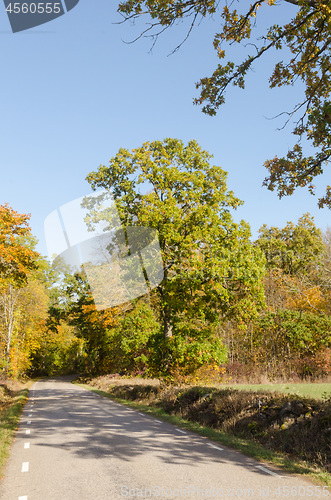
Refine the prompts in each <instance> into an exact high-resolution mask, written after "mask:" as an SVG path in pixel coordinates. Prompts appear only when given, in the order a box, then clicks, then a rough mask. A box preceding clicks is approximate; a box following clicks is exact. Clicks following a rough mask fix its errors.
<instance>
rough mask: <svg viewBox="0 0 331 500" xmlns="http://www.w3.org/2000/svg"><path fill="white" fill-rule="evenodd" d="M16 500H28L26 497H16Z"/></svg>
mask: <svg viewBox="0 0 331 500" xmlns="http://www.w3.org/2000/svg"><path fill="white" fill-rule="evenodd" d="M18 500H28V497H18Z"/></svg>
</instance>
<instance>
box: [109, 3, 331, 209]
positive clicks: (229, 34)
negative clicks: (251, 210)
mask: <svg viewBox="0 0 331 500" xmlns="http://www.w3.org/2000/svg"><path fill="white" fill-rule="evenodd" d="M222 3H223V5H222ZM276 5H277V6H278V8H279V3H278V2H276V0H256V1H255V2H253V3H252V4H250V5H249V4H247V3H245V2H240V6H239V2H237V3H236V4H234V3H228V2H219V1H217V0H162V1H161V0H156V1H155V0H124V1H122V2H120V3H119V9H118V10H119V12H120V13H121V14H122V15H123V16H124V18H125V19H136V18H138V17H140V16H142V15H147V16H149V19H150V22H149V24H148V27H147V29H146V30H144V31H143V32H142V33H141V35H140V36H143V35H149V36H152V37H154V40H155V38H157V37H158V36H159V34H161V33H162V32H164V31H165V30H166V29H167V28H169V27H171V26H173V25H174V24H175V23H176V22H177V21H179V20H183V19H184V18H187V17H188V18H190V19H191V25H190V27H189V30H188V34H187V36H188V35H189V33H190V32H191V30H192V29H193V27H194V26H195V25H196V24H198V22H199V20H200V19H201V18H206V17H213V18H214V19H215V18H216V16H217V15H218V17H219V18H221V19H222V26H221V28H220V30H219V31H217V33H215V36H214V49H215V50H216V53H217V56H218V58H219V59H220V60H221V61H222V60H223V59H224V58H225V56H226V51H227V50H228V48H230V51H231V46H232V45H233V44H241V46H242V47H243V50H245V51H246V53H247V56H246V57H244V59H243V60H242V61H240V62H239V63H235V62H234V61H232V60H230V61H227V62H225V63H220V64H218V66H217V68H216V69H215V71H214V72H213V73H212V75H211V76H209V77H206V78H202V79H201V80H200V81H199V82H198V83H197V85H196V86H197V88H199V89H201V94H200V97H198V98H196V99H195V103H196V104H200V105H202V106H203V108H202V109H203V111H204V112H205V113H207V114H209V115H215V114H216V111H217V110H218V108H219V106H221V105H222V104H223V103H224V101H225V93H226V90H227V89H228V87H229V86H231V85H234V86H236V87H239V88H242V89H243V88H244V87H245V79H246V76H247V74H248V72H249V70H250V69H252V68H253V65H254V63H255V62H256V61H257V60H259V59H263V58H266V57H268V55H269V54H270V53H271V52H272V51H274V50H279V49H286V50H284V51H283V52H282V55H281V56H280V61H279V62H278V63H277V64H276V65H275V67H274V70H273V72H272V74H271V75H270V79H269V85H270V87H271V88H273V87H281V86H288V85H291V86H292V85H294V84H298V83H301V84H302V85H303V88H304V93H303V95H302V98H301V100H300V102H299V103H298V104H296V105H295V106H294V108H293V109H292V110H284V109H280V112H283V113H284V114H285V116H287V118H288V120H287V122H288V121H290V120H292V118H294V119H295V127H294V130H293V134H294V135H295V136H296V137H298V141H297V143H296V144H295V145H294V147H293V148H292V149H291V150H289V152H288V153H287V155H286V156H285V157H281V158H278V157H277V156H276V157H275V158H273V159H271V160H267V161H266V162H265V167H266V168H267V169H268V171H269V175H268V177H266V179H265V181H264V184H265V185H266V186H267V187H268V189H270V190H274V189H277V190H278V195H279V197H282V196H284V195H290V194H292V193H293V191H294V190H295V188H297V187H303V186H308V189H309V191H310V192H311V193H313V192H314V186H313V184H312V181H313V179H314V177H315V176H317V175H319V174H321V173H322V172H323V169H324V167H325V165H326V164H327V163H328V161H329V158H330V156H331V142H330V131H331V99H330V92H331V73H330V68H331V66H330V46H331V30H330V28H331V16H330V13H331V11H330V5H329V2H328V1H327V0H283V1H282V2H281V6H282V7H281V8H282V9H283V11H284V20H285V21H284V23H281V24H274V25H272V26H270V27H269V28H268V29H266V30H265V31H264V33H263V34H262V36H261V35H260V33H259V32H258V30H257V29H256V28H257V20H258V19H259V17H260V13H261V11H263V8H271V9H275V8H276ZM177 48H178V47H177ZM230 56H231V54H230ZM287 122H286V123H287ZM302 137H305V138H306V139H308V140H309V141H311V143H312V145H313V146H314V148H316V152H315V154H314V155H308V156H305V155H304V153H303V150H302V143H301V142H300V140H301V139H302ZM318 203H319V206H320V207H322V206H324V205H326V206H328V207H331V187H330V186H327V188H326V192H325V194H324V196H322V197H321V198H320V199H319V202H318Z"/></svg>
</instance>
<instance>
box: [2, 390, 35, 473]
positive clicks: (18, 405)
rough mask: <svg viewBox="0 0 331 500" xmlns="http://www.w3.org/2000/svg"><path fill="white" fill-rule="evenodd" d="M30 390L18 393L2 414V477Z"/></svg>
mask: <svg viewBox="0 0 331 500" xmlns="http://www.w3.org/2000/svg"><path fill="white" fill-rule="evenodd" d="M28 394H29V389H28V388H24V389H21V390H20V391H18V392H16V394H15V395H14V397H13V398H12V401H11V403H10V404H9V406H8V407H7V408H6V409H5V410H2V411H1V412H0V477H2V476H3V472H4V467H5V465H6V462H7V459H8V457H9V453H10V447H11V444H12V441H13V438H14V434H15V432H16V430H17V428H18V424H19V421H20V417H21V414H22V411H23V408H24V405H25V403H26V401H27V398H28Z"/></svg>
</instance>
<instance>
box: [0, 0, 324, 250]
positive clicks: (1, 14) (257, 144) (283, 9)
mask: <svg viewBox="0 0 331 500" xmlns="http://www.w3.org/2000/svg"><path fill="white" fill-rule="evenodd" d="M116 5H117V2H116V1H115V0H98V1H95V0H80V3H79V4H78V5H77V7H75V8H74V9H73V10H71V11H70V12H69V13H67V14H66V15H65V16H62V17H60V18H58V19H56V20H54V21H52V22H50V23H47V24H44V25H42V26H40V27H38V28H34V29H30V30H28V31H25V32H20V33H15V34H13V33H12V32H11V30H10V25H9V21H8V18H7V16H6V12H5V7H4V5H3V2H0V46H1V62H2V68H1V74H2V78H1V93H0V127H1V128H0V141H1V147H0V168H1V178H0V179H1V180H0V204H3V203H6V202H7V203H9V205H11V206H12V207H13V208H14V209H15V210H16V211H18V212H20V213H31V221H30V222H31V227H32V231H33V234H34V235H35V236H36V237H37V238H38V239H39V247H38V249H39V251H40V252H41V253H43V254H46V244H45V237H44V229H43V224H44V220H45V218H46V216H47V215H48V214H49V213H50V212H52V211H53V210H55V209H56V208H58V207H59V206H60V205H62V204H65V203H67V202H70V201H71V200H73V199H75V198H78V197H81V196H84V195H85V194H88V193H90V192H91V190H90V187H89V184H88V183H87V182H86V181H85V177H86V175H87V174H88V173H89V172H90V171H92V170H96V169H97V168H98V166H99V165H100V164H106V163H107V162H108V161H109V159H110V158H111V157H112V156H113V155H115V154H116V152H117V150H118V149H119V148H120V147H125V148H129V149H131V148H133V147H137V146H140V145H141V144H142V142H144V141H149V140H156V139H164V138H166V137H176V138H179V139H182V140H183V141H184V142H187V141H188V140H190V139H196V140H197V141H198V142H199V144H200V145H201V146H202V147H203V148H204V149H206V150H208V151H209V152H210V153H211V154H213V155H214V163H215V164H216V165H220V166H221V167H222V168H223V169H224V170H226V171H227V172H228V187H229V188H230V189H232V190H233V191H234V193H235V194H236V195H237V196H238V197H240V198H241V199H242V200H244V202H245V203H244V205H243V206H242V207H241V208H239V209H238V210H237V212H236V213H234V217H235V219H236V220H238V221H239V220H240V219H245V220H246V221H248V222H249V223H250V225H251V228H252V233H253V237H256V236H257V230H258V229H259V227H261V226H262V224H267V225H269V226H279V227H282V226H284V225H285V224H286V222H287V221H289V220H292V221H294V222H296V221H297V220H298V218H299V217H300V216H301V215H302V214H303V213H305V212H310V213H311V214H312V215H313V216H314V217H315V222H316V225H317V226H318V227H320V228H321V229H325V228H326V226H328V225H331V220H330V215H331V214H330V210H328V209H326V208H325V209H322V210H319V209H318V208H317V196H316V197H315V198H314V197H312V196H310V195H309V194H308V192H307V191H306V190H301V191H300V192H299V191H298V192H297V193H296V194H295V195H293V196H292V197H290V198H283V199H282V200H279V199H278V197H277V195H276V193H272V192H270V191H268V190H267V189H266V188H262V187H261V184H262V181H263V179H264V177H265V176H266V170H265V169H264V168H263V162H264V161H265V160H266V159H268V158H273V157H274V156H275V154H278V156H283V155H285V154H286V153H287V150H288V148H289V147H291V146H292V144H293V142H294V138H293V136H292V135H291V126H290V127H287V128H285V129H284V130H282V131H277V127H280V126H281V125H282V124H283V121H282V119H277V120H268V119H267V117H272V116H274V115H276V114H277V113H279V112H281V111H286V110H289V109H291V107H292V105H293V104H295V103H297V102H298V101H299V100H300V97H301V95H300V89H299V88H289V89H277V90H269V89H268V88H267V81H268V74H269V73H270V70H271V68H272V61H264V62H262V61H261V62H260V63H259V64H258V65H257V66H256V68H255V71H254V72H251V73H250V75H249V78H248V80H247V87H246V90H245V91H242V90H240V89H237V88H232V89H231V90H230V91H229V92H228V94H227V104H226V105H225V106H224V107H223V109H221V110H220V111H219V113H218V115H217V116H216V117H214V118H211V117H208V116H205V115H204V114H203V113H202V112H201V109H200V108H199V107H197V106H194V105H193V104H192V101H193V98H194V97H195V96H197V91H196V90H195V85H194V84H195V82H196V81H198V80H199V79H200V78H201V77H204V76H208V75H209V74H211V72H212V71H213V69H214V68H215V67H216V64H217V58H216V54H215V51H214V50H213V47H212V38H213V34H214V33H215V31H216V29H217V24H218V20H217V18H215V20H214V21H213V20H209V21H204V22H202V23H201V24H200V26H197V28H196V30H195V31H194V32H193V33H192V35H191V36H190V38H189V40H188V41H187V42H186V43H185V44H184V45H183V46H182V47H181V49H180V50H179V51H177V52H176V53H175V54H173V55H171V56H169V57H168V54H169V53H170V52H171V51H172V49H174V48H175V47H176V45H177V44H178V43H179V42H180V41H181V39H182V38H183V37H184V36H185V33H186V31H185V26H184V25H180V26H178V27H176V28H175V29H174V30H169V31H168V32H167V33H165V34H164V35H163V36H162V38H160V39H159V41H158V43H157V44H156V46H155V47H154V49H153V52H152V53H149V49H150V46H151V40H140V41H138V42H136V43H134V44H126V43H124V41H129V40H132V39H133V38H134V37H135V35H136V34H137V33H138V32H139V30H140V29H141V28H143V26H144V25H143V22H140V23H138V24H137V26H136V27H132V26H131V25H129V24H125V25H123V24H116V23H117V22H118V21H120V20H121V17H120V16H119V14H117V12H116ZM269 11H270V12H269ZM293 12H295V7H294V6H291V5H285V6H284V4H283V3H282V4H281V5H280V6H279V7H275V8H274V9H271V8H269V7H266V8H265V14H262V18H261V24H260V25H259V26H261V30H262V28H263V25H264V23H265V24H271V23H272V22H275V19H277V17H278V19H280V20H282V19H284V18H285V19H288V17H289V16H290V15H291V14H292V13H293ZM123 40H124V41H123ZM238 54H240V51H238ZM276 55H277V56H279V57H281V56H282V55H281V53H280V52H278V53H277V54H276ZM326 183H330V180H329V179H328V176H327V175H326V174H325V175H324V176H323V177H321V178H320V179H319V181H318V182H315V184H317V186H318V187H319V186H320V187H321V189H319V192H320V193H322V191H323V190H322V187H323V186H325V184H326Z"/></svg>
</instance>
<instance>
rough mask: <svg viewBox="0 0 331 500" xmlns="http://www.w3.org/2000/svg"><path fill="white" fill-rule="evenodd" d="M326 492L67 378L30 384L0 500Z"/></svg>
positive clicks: (116, 499)
mask: <svg viewBox="0 0 331 500" xmlns="http://www.w3.org/2000/svg"><path fill="white" fill-rule="evenodd" d="M291 488H292V490H291ZM328 495H329V496H331V494H330V492H328V490H327V489H326V488H325V489H324V491H323V488H322V487H320V486H319V487H317V486H315V485H312V484H311V483H310V482H308V481H306V480H304V479H301V478H298V477H293V476H290V475H288V474H285V473H283V472H279V471H277V470H275V469H272V468H270V467H269V466H266V465H264V464H259V463H258V462H256V461H255V460H254V459H251V458H247V457H245V456H244V455H242V454H240V453H238V452H235V451H232V450H230V449H227V448H225V447H224V446H222V445H219V444H217V443H214V442H212V441H210V440H208V439H206V438H203V437H200V436H197V435H195V434H193V433H189V432H184V431H183V430H181V429H179V428H177V427H175V426H173V425H171V424H168V423H165V422H161V421H158V420H156V419H155V418H152V417H150V416H147V415H144V414H141V413H139V412H138V411H135V410H131V409H129V408H127V407H125V406H123V405H120V404H117V403H115V402H113V401H111V400H109V399H107V398H103V397H101V396H98V395H97V394H95V393H92V392H90V391H88V390H86V389H83V388H81V387H79V386H76V385H73V384H71V383H70V378H65V377H62V378H59V379H52V380H50V379H48V380H42V381H38V382H36V383H35V384H34V385H33V386H32V389H31V391H30V395H29V401H28V403H27V404H26V406H25V409H24V412H23V415H22V419H21V423H20V427H19V430H18V431H17V434H16V439H15V442H14V445H13V447H12V451H11V456H10V459H9V462H8V464H7V467H6V470H5V476H4V478H3V480H2V482H1V486H0V498H1V500H120V499H121V500H122V499H125V498H159V499H162V498H167V499H171V500H172V499H178V498H197V499H198V498H202V499H206V498H223V499H228V498H254V499H259V498H268V499H277V500H280V499H283V498H292V497H293V498H294V497H295V498H326V497H327V496H328Z"/></svg>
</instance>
